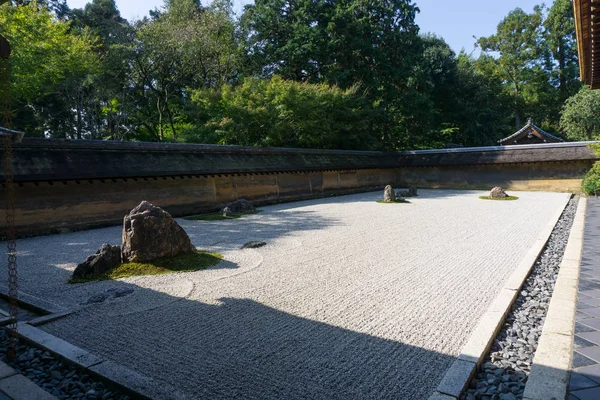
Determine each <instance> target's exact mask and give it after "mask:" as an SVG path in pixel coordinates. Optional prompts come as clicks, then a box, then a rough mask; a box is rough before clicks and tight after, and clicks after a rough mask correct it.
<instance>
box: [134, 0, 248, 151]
mask: <svg viewBox="0 0 600 400" xmlns="http://www.w3.org/2000/svg"><path fill="white" fill-rule="evenodd" d="M236 46H237V44H236V38H235V24H234V20H233V12H232V10H231V3H230V2H229V1H215V2H213V3H212V4H211V5H210V6H209V7H206V8H204V7H202V6H200V5H198V4H197V2H196V1H194V0H171V1H169V2H167V9H166V11H165V12H164V13H157V14H155V17H154V19H153V20H151V21H145V22H143V23H141V24H140V25H139V26H138V28H137V40H136V42H135V50H134V56H133V62H132V66H133V71H132V78H133V80H134V81H135V82H136V86H137V87H138V89H139V93H140V94H141V96H142V97H143V99H142V100H141V102H143V103H146V102H150V103H152V102H153V103H154V104H155V108H154V110H155V111H156V112H155V113H151V114H148V113H146V116H145V117H142V118H141V119H142V120H143V122H142V125H143V126H144V127H145V129H146V130H147V132H148V133H150V134H151V135H152V136H153V137H154V138H155V140H156V139H157V140H166V139H169V138H170V139H177V133H178V131H179V129H178V128H177V125H178V123H180V122H181V121H183V120H185V118H184V116H182V115H181V113H182V110H183V108H184V106H185V105H184V104H183V103H184V102H185V100H186V99H187V98H189V96H187V95H186V93H187V92H188V88H216V87H219V86H220V85H222V84H223V83H225V82H227V81H228V80H229V79H230V78H231V76H232V75H234V73H235V71H236V68H237V57H236V55H237V48H236ZM145 110H148V108H145ZM148 117H149V118H148Z"/></svg>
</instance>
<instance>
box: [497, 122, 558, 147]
mask: <svg viewBox="0 0 600 400" xmlns="http://www.w3.org/2000/svg"><path fill="white" fill-rule="evenodd" d="M534 137H537V138H538V140H539V142H541V143H556V142H564V140H562V139H561V138H559V137H556V136H554V135H551V134H549V133H548V132H546V131H544V130H543V129H542V128H540V127H539V126H537V125H535V124H534V123H533V120H532V119H531V118H529V119H528V120H527V124H526V125H525V126H524V127H522V128H521V129H519V130H518V131H516V132H515V133H513V134H512V135H510V136H507V137H505V138H504V139H500V140H499V141H498V143H500V144H501V145H503V146H505V145H509V144H518V142H519V141H520V140H522V139H532V138H534ZM527 143H529V142H527Z"/></svg>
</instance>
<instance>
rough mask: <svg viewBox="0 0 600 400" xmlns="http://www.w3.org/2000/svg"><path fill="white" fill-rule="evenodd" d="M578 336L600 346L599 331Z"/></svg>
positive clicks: (582, 333)
mask: <svg viewBox="0 0 600 400" xmlns="http://www.w3.org/2000/svg"><path fill="white" fill-rule="evenodd" d="M577 336H579V337H580V338H582V339H585V340H587V341H590V342H593V343H595V344H597V345H600V332H598V331H591V332H581V333H578V334H577ZM586 347H587V346H586Z"/></svg>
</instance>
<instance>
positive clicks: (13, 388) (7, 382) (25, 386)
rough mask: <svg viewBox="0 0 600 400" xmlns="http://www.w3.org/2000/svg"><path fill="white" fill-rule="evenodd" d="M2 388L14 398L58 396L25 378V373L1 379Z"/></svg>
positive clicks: (49, 398)
mask: <svg viewBox="0 0 600 400" xmlns="http://www.w3.org/2000/svg"><path fill="white" fill-rule="evenodd" d="M0 390H2V391H3V392H4V393H6V394H7V395H8V396H10V397H11V398H12V399H13V400H53V399H54V400H55V399H56V397H54V396H52V395H51V394H50V393H48V392H46V391H45V390H44V389H42V388H41V387H39V386H38V385H36V384H35V383H33V382H31V381H30V380H29V379H27V378H25V377H24V376H23V375H13V376H10V377H8V378H5V379H2V380H0Z"/></svg>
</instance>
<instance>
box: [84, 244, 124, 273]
mask: <svg viewBox="0 0 600 400" xmlns="http://www.w3.org/2000/svg"><path fill="white" fill-rule="evenodd" d="M120 264H121V246H111V245H110V244H108V243H104V244H103V245H102V246H100V248H99V249H98V251H97V252H96V253H95V254H92V255H91V256H89V257H88V258H86V259H85V261H84V262H82V263H81V264H79V265H77V268H75V271H73V278H74V279H80V278H86V277H91V276H102V275H103V274H105V273H106V272H108V271H110V270H113V269H115V268H117V267H118V266H119V265H120Z"/></svg>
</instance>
